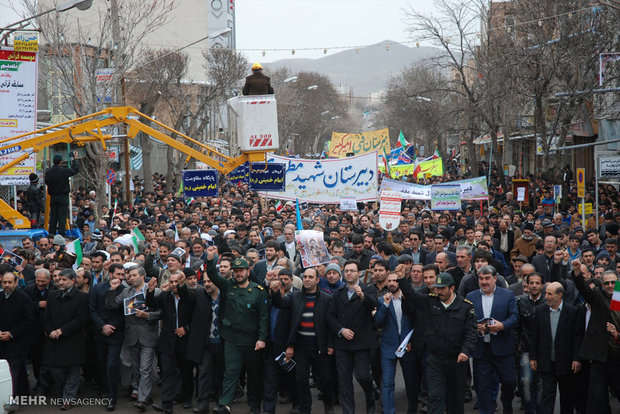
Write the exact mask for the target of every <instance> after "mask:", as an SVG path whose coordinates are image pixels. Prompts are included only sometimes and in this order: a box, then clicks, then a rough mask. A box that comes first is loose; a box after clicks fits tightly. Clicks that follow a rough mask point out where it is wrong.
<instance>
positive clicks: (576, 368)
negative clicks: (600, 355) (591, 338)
mask: <svg viewBox="0 0 620 414" xmlns="http://www.w3.org/2000/svg"><path fill="white" fill-rule="evenodd" d="M570 368H571V370H572V371H573V372H574V373H575V374H576V373H578V372H579V371H580V370H581V362H579V361H573V363H572V364H571V367H570Z"/></svg>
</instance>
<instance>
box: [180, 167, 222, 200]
mask: <svg viewBox="0 0 620 414" xmlns="http://www.w3.org/2000/svg"><path fill="white" fill-rule="evenodd" d="M217 177H218V172H217V171H215V170H184V171H183V193H184V195H185V197H217V191H218V188H217Z"/></svg>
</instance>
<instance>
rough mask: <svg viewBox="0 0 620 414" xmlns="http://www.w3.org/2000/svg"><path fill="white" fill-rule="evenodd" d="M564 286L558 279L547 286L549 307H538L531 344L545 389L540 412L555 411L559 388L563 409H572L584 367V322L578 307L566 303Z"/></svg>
mask: <svg viewBox="0 0 620 414" xmlns="http://www.w3.org/2000/svg"><path fill="white" fill-rule="evenodd" d="M563 296H564V288H563V287H562V285H561V284H560V283H559V282H552V283H550V284H549V285H547V289H546V292H545V299H546V300H547V305H549V306H544V305H543V306H539V307H538V308H537V309H536V316H535V324H534V329H533V331H532V343H531V346H530V366H531V368H532V370H533V371H538V372H540V374H541V377H542V382H543V388H542V396H541V397H542V398H541V401H540V406H539V408H538V412H540V413H553V410H554V406H555V392H556V388H557V387H558V386H559V388H560V412H561V413H562V414H569V413H572V412H573V393H574V391H575V375H574V374H576V373H577V372H579V370H580V369H581V362H579V347H580V346H581V340H582V338H583V322H582V321H580V320H579V317H578V313H577V309H576V308H575V307H573V306H571V305H570V304H568V303H564V302H563V300H562V297H563Z"/></svg>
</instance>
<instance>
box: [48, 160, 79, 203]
mask: <svg viewBox="0 0 620 414" xmlns="http://www.w3.org/2000/svg"><path fill="white" fill-rule="evenodd" d="M79 171H80V168H79V167H78V163H77V162H75V161H74V162H73V164H72V165H71V168H67V167H63V166H61V165H59V164H57V165H54V166H52V168H48V169H47V171H45V184H46V185H47V192H48V194H49V195H51V196H59V195H68V194H69V191H70V189H69V177H73V176H74V175H75V174H77V173H78V172H79Z"/></svg>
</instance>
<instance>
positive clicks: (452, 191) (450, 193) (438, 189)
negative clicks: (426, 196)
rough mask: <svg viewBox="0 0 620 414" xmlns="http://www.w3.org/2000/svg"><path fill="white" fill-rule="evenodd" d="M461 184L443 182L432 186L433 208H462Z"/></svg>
mask: <svg viewBox="0 0 620 414" xmlns="http://www.w3.org/2000/svg"><path fill="white" fill-rule="evenodd" d="M460 209H461V186H460V185H459V184H442V185H432V186H431V210H460Z"/></svg>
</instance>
